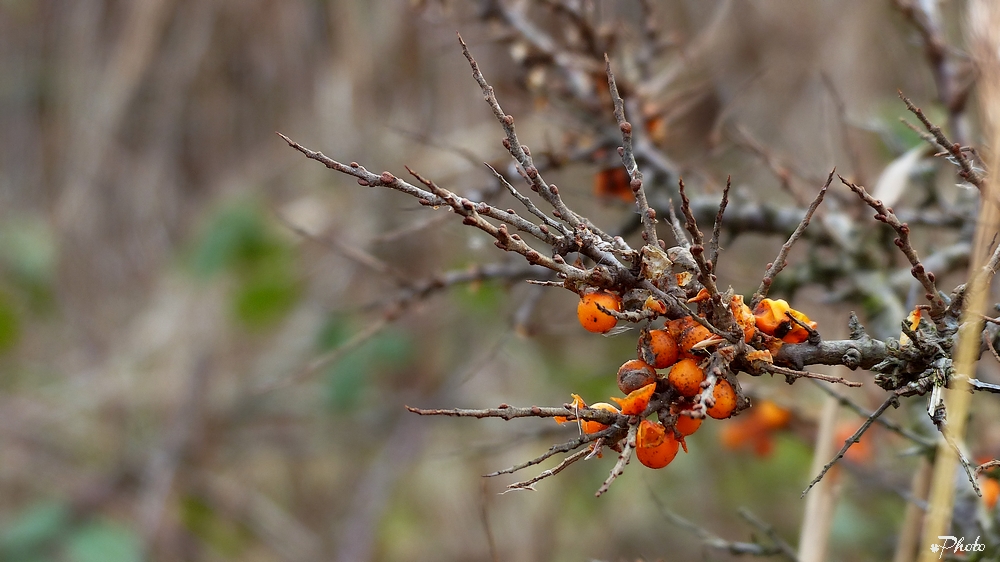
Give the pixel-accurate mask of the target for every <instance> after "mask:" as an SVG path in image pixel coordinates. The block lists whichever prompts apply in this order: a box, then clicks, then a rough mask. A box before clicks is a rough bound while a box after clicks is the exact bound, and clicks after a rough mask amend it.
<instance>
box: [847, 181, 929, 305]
mask: <svg viewBox="0 0 1000 562" xmlns="http://www.w3.org/2000/svg"><path fill="white" fill-rule="evenodd" d="M837 177H839V178H840V181H841V182H842V183H843V184H844V185H846V186H847V187H849V188H850V189H851V191H853V192H854V193H856V194H857V195H858V197H860V198H861V200H862V201H864V202H865V204H867V205H868V206H869V207H871V208H872V209H874V210H875V220H877V221H879V222H883V223H885V224H887V225H889V226H890V227H891V228H892V229H893V230H894V231H896V236H897V238H896V240H895V241H894V242H895V244H896V246H897V247H898V248H899V249H900V251H902V252H903V255H905V256H906V259H907V260H908V261H909V262H910V266H911V268H910V274H911V275H912V276H913V278H914V279H916V280H917V281H919V282H920V284H921V285H922V286H923V288H924V290H925V291H926V296H927V300H928V301H930V303H931V307H930V314H931V319H932V320H934V322H935V323H939V322H940V321H941V319H942V318H944V315H945V314H946V313H947V303H945V302H944V299H943V298H942V297H941V293H940V291H938V288H937V285H936V284H935V282H934V274H933V273H931V272H929V271H927V268H926V267H924V264H923V263H921V262H920V256H918V255H917V251H916V249H914V248H913V245H912V244H910V227H909V225H907V224H906V223H904V222H901V221H900V220H899V218H898V217H897V216H896V214H895V213H893V212H892V209H891V208H889V207H886V206H885V203H883V202H882V201H880V200H878V199H875V198H874V197H872V196H871V195H869V194H868V191H867V190H865V188H864V187H863V186H860V185H857V184H855V183H852V182H850V181H848V180H846V179H844V177H843V176H837Z"/></svg>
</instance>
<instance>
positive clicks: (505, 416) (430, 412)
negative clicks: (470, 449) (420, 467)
mask: <svg viewBox="0 0 1000 562" xmlns="http://www.w3.org/2000/svg"><path fill="white" fill-rule="evenodd" d="M406 409H407V410H409V411H410V412H413V413H414V414H418V415H421V416H450V417H458V418H500V419H502V420H506V421H510V420H512V419H515V418H554V417H557V416H558V417H564V418H566V419H567V420H575V419H581V420H587V421H597V422H601V423H603V424H604V425H615V424H616V423H618V422H619V421H621V420H624V419H625V416H622V415H621V414H616V413H614V412H609V411H607V410H596V409H593V408H580V409H575V408H574V409H569V408H542V407H539V406H531V407H528V408H514V407H513V406H508V405H506V404H501V405H500V407H498V408H483V409H470V408H446V409H424V408H414V407H413V406H406Z"/></svg>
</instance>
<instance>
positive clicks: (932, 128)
mask: <svg viewBox="0 0 1000 562" xmlns="http://www.w3.org/2000/svg"><path fill="white" fill-rule="evenodd" d="M896 91H897V92H898V94H899V99H901V100H903V103H904V104H906V109H907V110H909V111H910V113H912V114H914V115H916V116H917V119H919V120H920V123H922V124H923V126H924V127H925V128H926V129H927V132H928V133H930V134H931V137H932V138H933V139H934V141H935V142H936V143H937V144H938V146H940V147H941V148H943V149H944V150H945V152H947V153H948V155H949V156H951V157H952V158H953V159H954V162H955V164H956V165H958V167H959V168H960V170H961V171H960V172H959V173H958V175H959V177H961V178H963V179H965V180H966V181H968V182H969V183H971V184H972V185H974V186H976V189H978V190H979V192H980V193H983V181H984V180H983V175H982V174H981V173H979V171H977V170H976V169H975V167H974V166H973V165H972V162H970V161H969V158H968V157H967V156H966V155H965V152H964V151H963V150H962V146H961V145H960V144H958V143H953V142H951V141H950V140H948V137H947V136H945V134H944V132H943V131H941V127H938V126H937V125H935V124H934V123H932V122H931V120H930V119H928V118H927V116H926V115H924V112H923V110H921V109H920V108H919V107H917V106H916V105H914V104H913V102H912V101H910V98H908V97H906V96H905V95H903V91H902V90H896Z"/></svg>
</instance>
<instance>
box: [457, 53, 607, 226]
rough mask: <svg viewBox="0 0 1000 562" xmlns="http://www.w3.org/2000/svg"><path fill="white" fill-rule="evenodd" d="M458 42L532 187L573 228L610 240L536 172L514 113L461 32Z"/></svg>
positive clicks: (508, 146) (506, 145)
mask: <svg viewBox="0 0 1000 562" xmlns="http://www.w3.org/2000/svg"><path fill="white" fill-rule="evenodd" d="M458 42H459V43H460V44H461V45H462V54H463V55H465V58H466V60H468V61H469V66H471V67H472V76H473V77H474V78H475V79H476V82H477V83H478V84H479V87H480V88H481V89H482V91H483V97H484V98H485V99H486V103H488V104H489V106H490V109H492V110H493V116H494V117H496V119H497V121H499V122H500V126H501V127H502V128H503V131H504V133H505V135H506V137H505V138H504V141H503V145H504V148H506V149H507V151H508V152H510V155H511V156H512V157H513V158H514V160H515V161H517V163H518V164H519V165H520V166H521V171H522V172H524V175H525V179H527V180H528V183H529V184H530V185H531V189H532V191H535V192H537V193H538V194H539V195H541V196H542V198H543V199H545V201H546V202H548V203H549V204H550V205H552V207H553V209H555V211H554V212H553V215H555V216H556V218H559V219H561V220H563V221H566V224H568V225H569V226H570V227H572V228H573V229H576V228H577V227H578V226H584V227H586V228H587V229H588V230H590V231H591V232H593V233H594V234H596V235H597V236H599V237H600V238H602V239H603V240H604V241H605V242H607V243H609V244H610V243H612V239H611V236H609V235H608V234H607V233H605V232H604V231H603V230H601V229H599V228H597V227H596V226H594V225H593V224H592V223H591V222H590V221H589V220H587V219H586V218H584V217H581V216H580V215H578V214H577V213H575V212H574V211H572V210H570V208H569V207H567V206H566V204H565V203H564V202H563V200H562V197H560V195H559V190H558V189H557V188H555V186H552V185H550V184H548V183H547V182H546V181H545V180H544V179H543V178H542V176H541V174H540V173H539V172H538V168H536V167H535V165H534V161H533V160H532V158H531V154H530V152H529V151H527V150H525V149H526V148H527V147H525V146H524V145H522V144H521V142H520V141H519V140H518V138H517V134H516V133H515V132H514V117H513V116H511V115H507V114H506V113H504V111H503V108H501V107H500V103H499V102H498V101H497V98H496V94H494V92H493V86H490V84H489V82H487V81H486V78H485V77H484V76H483V73H482V71H480V70H479V64H477V63H476V60H475V59H474V58H472V53H470V52H469V47H468V45H466V44H465V41H464V40H462V36H461V35H459V36H458Z"/></svg>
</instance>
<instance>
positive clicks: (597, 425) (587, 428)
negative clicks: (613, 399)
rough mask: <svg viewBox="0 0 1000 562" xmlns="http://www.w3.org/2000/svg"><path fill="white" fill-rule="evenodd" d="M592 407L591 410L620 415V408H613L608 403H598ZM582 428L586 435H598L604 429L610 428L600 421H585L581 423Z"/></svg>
mask: <svg viewBox="0 0 1000 562" xmlns="http://www.w3.org/2000/svg"><path fill="white" fill-rule="evenodd" d="M590 407H591V409H594V410H607V411H609V412H614V413H616V414H618V413H620V412H619V411H618V408H615V407H614V406H612V405H611V404H608V403H607V402H597V403H595V404H593V405H591V406H590ZM580 426H581V427H582V428H583V432H584V433H597V432H598V431H601V430H602V429H607V428H608V426H606V425H604V424H603V423H601V422H599V421H593V420H584V421H582V422H580Z"/></svg>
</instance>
